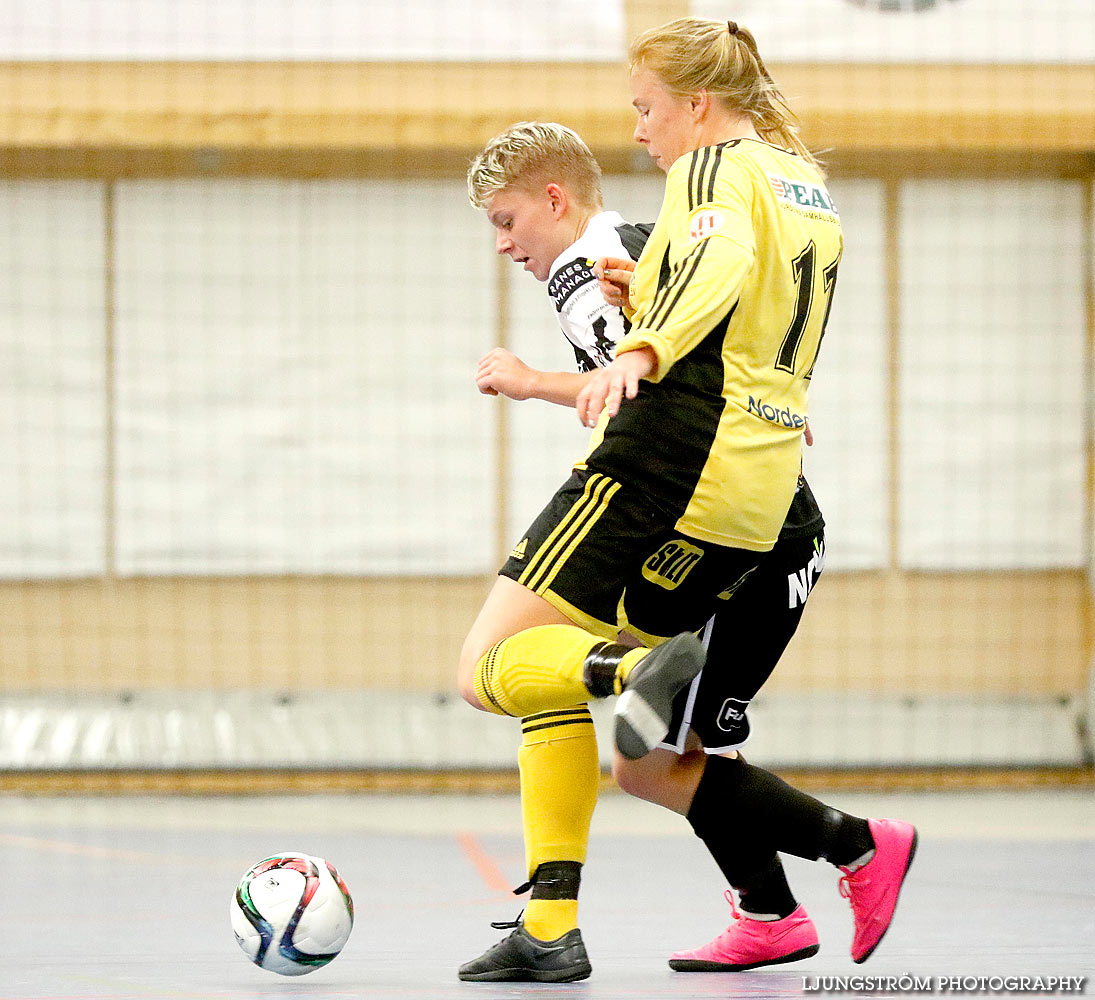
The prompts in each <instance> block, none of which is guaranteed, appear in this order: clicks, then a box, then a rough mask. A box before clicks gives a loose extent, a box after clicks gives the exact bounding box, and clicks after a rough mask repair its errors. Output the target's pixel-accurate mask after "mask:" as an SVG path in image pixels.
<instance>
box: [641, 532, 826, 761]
mask: <svg viewBox="0 0 1095 1000" xmlns="http://www.w3.org/2000/svg"><path fill="white" fill-rule="evenodd" d="M824 566H825V530H824V527H823V526H818V529H817V531H816V532H813V533H811V534H809V535H806V536H803V537H798V538H783V537H781V538H780V539H779V541H777V542H776V546H775V548H773V549H772V551H771V552H766V553H764V555H763V556H762V558H761V561H760V565H759V566H758V567H757V569H756V570H755V571H754V572H753V573H751V574H749V576H748V578H747V579H746V581H745V583H744V584H742V586H741V587H740V588H739V589H738V590H737V592H736V593H735V594H734V596H733V597H732V598H731V599H730V600H728V601H726V602H720V605H721V606H720V607H719V609H718V611H716V612H715V614H714V615H713V616H712V618H711V619H710V621H709V622H708V623H707V625H706V627H705V628H704V631H703V633H702V638H703V640H704V644H705V645H706V646H707V663H706V665H705V666H704V668H703V670H702V672H701V673H700V675H699V676H698V677H697V678H696V680H695V681H693V682H692V684H691V686H690V687H688V688H686V689H685V690H684V691H682V692H681V693H680V695H679V696H678V697H677V702H676V704H675V705H674V711H673V722H672V724H671V725H670V728H669V734H668V736H667V737H666V742H664V743H663V744H662V746H663V747H665V748H667V749H670V750H676V751H677V752H678V753H681V752H683V751H684V749H685V740H686V739H687V736H688V730H689V728H691V729H694V730H695V731H696V735H697V736H699V738H700V742H701V743H702V744H703V747H704V749H705V750H706V751H707V752H708V753H724V752H726V751H728V750H734V749H737V748H738V747H740V746H741V745H742V744H743V743H744V742H745V741H746V739H748V737H749V719H748V718H747V716H746V714H745V710H746V708H747V707H748V706H749V702H750V701H751V700H752V699H753V696H754V695H755V694H756V693H757V691H759V690H760V687H761V685H762V684H764V682H765V681H766V680H768V677H769V676H770V675H771V673H772V671H773V670H774V669H775V666H776V664H777V663H778V662H779V658H780V657H781V656H782V655H783V651H784V650H785V649H786V648H787V644H788V643H789V642H790V641H791V637H792V636H793V635H794V634H795V630H796V629H797V628H798V623H799V621H800V620H801V618H802V612H803V609H804V607H805V605H806V599H807V597H808V596H809V594H810V592H811V590H812V589H813V586H814V583H815V581H816V580H817V578H818V577H819V576H820V575H821V571H822V569H823V568H824Z"/></svg>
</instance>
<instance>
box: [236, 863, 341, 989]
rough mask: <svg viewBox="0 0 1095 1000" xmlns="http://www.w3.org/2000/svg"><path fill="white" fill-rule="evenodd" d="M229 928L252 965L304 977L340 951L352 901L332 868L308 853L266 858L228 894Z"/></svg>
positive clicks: (281, 973)
mask: <svg viewBox="0 0 1095 1000" xmlns="http://www.w3.org/2000/svg"><path fill="white" fill-rule="evenodd" d="M231 912H232V930H233V932H234V933H235V935H236V941H237V942H238V943H239V946H240V947H241V948H242V949H243V953H244V954H245V955H246V956H247V957H248V958H249V959H251V961H252V962H254V963H255V965H257V966H259V967H260V968H263V969H269V970H270V971H271V972H276V973H278V974H279V975H282V976H303V975H304V974H305V973H308V972H314V971H315V970H316V969H318V968H319V967H320V966H322V965H326V964H327V963H328V962H330V961H331V960H332V959H334V957H335V956H336V955H337V954H338V953H339V952H340V951H342V949H343V947H344V946H345V945H346V940H347V939H348V938H349V936H350V929H351V928H352V927H353V926H354V901H353V900H352V899H351V898H350V891H349V890H348V889H347V888H346V883H345V882H343V881H342V878H341V876H340V875H339V874H338V872H337V871H335V866H334V865H332V864H331V863H330V862H328V861H324V860H323V858H316V857H313V856H312V855H310V854H298V853H295V852H294V853H285V854H275V855H274V856H273V857H271V858H265V859H263V860H262V861H260V862H259V863H258V864H257V865H255V866H254V867H253V868H251V869H250V871H248V872H247V874H246V875H244V876H243V878H241V879H240V883H239V885H237V886H236V894H235V896H234V897H233V898H232V907H231Z"/></svg>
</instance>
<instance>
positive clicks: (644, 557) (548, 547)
mask: <svg viewBox="0 0 1095 1000" xmlns="http://www.w3.org/2000/svg"><path fill="white" fill-rule="evenodd" d="M677 516H678V515H677V514H673V513H670V512H668V511H666V510H663V509H661V508H659V506H658V505H657V503H656V502H655V501H653V500H652V499H651V498H650V497H649V496H648V495H647V494H645V493H642V492H641V491H639V490H635V489H633V488H630V487H628V486H627V485H625V484H623V483H620V482H618V481H616V480H614V479H612V478H610V477H609V476H606V475H604V474H603V473H599V472H595V471H592V470H589V469H578V470H575V471H574V473H573V475H571V477H570V479H568V480H567V482H566V483H564V484H563V486H562V487H561V488H560V489H559V490H558V491H557V492H556V494H555V496H554V497H552V499H551V501H550V502H549V503H548V505H547V506H546V507H545V508H544V509H543V511H542V512H541V513H540V516H539V517H537V518H536V520H535V521H534V522H533V524H532V526H531V527H530V528H529V529H528V532H527V533H526V534H525V536H524V537H523V538H522V539H521V540H520V541H519V542H518V543H517V545H516V546H515V547H514V549H513V552H512V553H511V554H510V557H509V559H507V560H506V563H505V565H504V566H503V567H502V569H501V570H500V571H499V573H500V574H501V575H502V576H508V577H509V578H510V579H511V580H516V581H517V582H518V583H520V584H521V585H522V586H524V587H527V588H528V589H529V590H531V591H532V592H533V593H535V594H539V595H540V596H541V597H543V598H544V599H545V600H546V601H548V602H549V603H550V604H552V605H553V606H554V607H556V608H558V609H559V610H560V611H561V612H562V613H563V614H565V615H566V616H567V617H568V618H570V620H571V621H573V622H574V623H575V624H576V625H580V626H582V627H583V628H586V629H588V630H589V631H591V632H593V633H594V634H596V635H602V636H604V637H605V638H614V637H615V636H616V635H617V634H618V633H619V632H621V631H623V630H627V631H628V632H631V633H632V634H633V635H635V636H636V637H637V638H639V639H640V640H642V641H643V642H644V643H645V644H648V645H657V644H658V643H659V642H661V641H662V640H664V639H667V638H670V637H671V636H674V635H677V634H678V633H680V632H695V631H698V630H699V629H701V628H703V627H704V624H705V623H706V622H707V619H708V618H710V617H711V615H712V613H713V612H714V611H715V610H716V609H717V607H718V606H719V605H720V604H722V603H723V601H725V599H726V598H728V597H729V596H730V595H731V594H732V593H733V592H734V591H735V589H736V588H737V587H739V586H740V585H741V584H742V582H743V581H744V580H745V579H746V578H747V577H748V576H749V574H750V573H751V572H752V571H753V570H754V569H755V568H756V567H757V566H758V565H759V563H760V561H761V559H762V558H763V553H758V552H749V551H746V550H744V549H734V548H727V547H726V546H722V545H715V544H713V543H711V542H703V541H698V540H697V539H694V538H689V537H687V536H685V535H682V534H681V533H680V531H679V530H678V529H676V528H675V527H674V525H675V523H676V520H677ZM720 598H722V600H721V601H720Z"/></svg>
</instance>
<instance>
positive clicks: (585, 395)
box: [575, 347, 658, 427]
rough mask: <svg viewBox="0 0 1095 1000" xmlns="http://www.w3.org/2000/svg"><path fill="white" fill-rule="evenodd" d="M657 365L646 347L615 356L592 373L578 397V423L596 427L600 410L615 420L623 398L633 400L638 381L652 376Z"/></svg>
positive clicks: (651, 352)
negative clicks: (604, 365)
mask: <svg viewBox="0 0 1095 1000" xmlns="http://www.w3.org/2000/svg"><path fill="white" fill-rule="evenodd" d="M657 364H658V356H657V355H656V354H655V353H654V352H653V351H652V350H651V349H650V348H649V347H640V348H638V350H634V351H625V352H624V353H623V354H618V355H617V356H616V360H615V361H613V362H612V364H610V365H608V367H606V368H599V369H597V371H595V372H593V373H592V375H591V376H590V379H589V381H588V382H587V383H586V384H585V388H584V389H582V391H581V392H579V393H578V401H577V403H576V404H575V405H576V407H577V409H578V419H579V420H580V421H581V422H582V423H583V424H585V425H586V427H596V426H597V421H598V420H599V419H600V416H601V411H602V410H608V415H609V416H610V417H614V416H616V414H617V413H619V412H620V403H621V401H622V400H623V397H624V396H627V398H628V399H634V398H635V397H636V396H637V395H638V393H639V379H641V378H645V377H646V376H647V375H650V374H652V373H653V371H654V369H655V368H656V367H657Z"/></svg>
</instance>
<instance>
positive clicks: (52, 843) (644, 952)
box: [0, 789, 1095, 1000]
mask: <svg viewBox="0 0 1095 1000" xmlns="http://www.w3.org/2000/svg"><path fill="white" fill-rule="evenodd" d="M821 797H822V798H824V799H826V800H827V801H829V802H831V803H832V804H833V805H836V806H838V807H840V808H845V809H847V810H849V811H851V812H856V813H859V814H860V815H864V814H866V815H875V816H877V815H886V816H900V817H902V818H905V819H909V820H911V821H913V822H915V823H916V824H917V826H918V827H919V830H920V834H921V843H920V849H919V852H918V855H917V859H916V862H915V864H914V866H913V868H912V871H911V873H910V876H909V880H908V882H907V883H906V889H905V893H904V895H903V896H902V901H901V904H900V906H899V908H898V912H897V915H896V917H895V922H894V924H893V926H892V927H891V930H890V933H889V935H888V936H887V938H886V940H885V941H884V942H883V944H882V945H881V946H880V947H879V949H878V951H877V952H876V953H875V955H874V956H873V957H872V958H871V960H870V961H869V962H867V963H866V964H864V965H862V966H856V965H853V964H852V962H851V960H850V958H849V957H848V945H849V943H850V940H851V933H852V925H851V916H850V913H849V911H848V909H847V904H846V902H845V901H844V900H843V899H841V898H840V896H839V895H838V893H837V873H836V872H835V870H834V869H832V868H830V867H828V866H827V865H824V864H809V863H807V862H804V861H800V860H798V859H795V858H788V859H785V861H786V867H787V870H788V874H789V877H790V879H791V882H792V885H793V886H794V887H795V889H796V892H797V894H798V897H799V899H800V901H801V902H802V903H804V905H805V906H806V908H807V910H808V911H809V913H810V915H811V916H812V917H813V919H814V921H815V923H816V924H817V926H818V930H819V933H820V934H821V951H820V953H819V954H818V955H817V956H815V957H814V958H812V959H809V960H807V961H804V962H800V963H797V964H794V965H789V966H783V967H777V968H774V969H766V970H757V971H754V972H750V973H739V974H734V975H726V974H713V973H691V974H682V973H674V972H672V971H671V970H670V969H669V968H668V967H667V965H666V961H665V960H666V957H667V955H668V954H669V952H670V951H672V950H674V949H677V948H682V947H693V946H695V945H698V944H700V943H702V942H703V941H705V940H707V939H708V938H709V937H711V936H713V935H714V934H715V933H716V932H717V931H718V930H720V929H721V928H722V927H723V926H724V925H725V924H726V923H727V922H728V917H729V911H728V908H727V906H726V903H725V902H724V901H723V899H722V888H723V886H722V883H721V879H720V876H719V875H718V872H717V870H716V869H715V867H714V864H713V863H712V862H711V861H710V859H709V858H708V857H707V856H706V854H705V853H704V851H703V850H702V846H701V845H700V844H699V842H698V841H696V840H695V839H694V838H693V837H692V836H691V834H690V833H689V831H688V829H687V826H686V824H685V823H684V821H683V820H681V819H680V818H679V817H675V816H673V815H671V814H669V813H665V812H662V811H660V810H658V809H656V808H655V807H653V806H650V805H647V804H645V803H641V802H637V801H635V800H632V799H629V798H627V797H626V796H624V795H622V794H619V793H614V794H606V795H604V796H603V797H602V801H601V803H600V804H599V805H598V811H597V815H596V817H595V819H594V833H593V838H592V844H591V851H590V858H589V863H588V864H587V867H586V871H585V877H584V881H583V891H582V913H581V923H582V930H583V934H584V936H585V940H586V944H587V947H588V949H589V952H590V957H591V960H592V962H593V967H594V971H593V976H592V978H591V979H589V980H588V981H587V982H585V983H577V984H571V985H565V986H532V985H529V986H525V985H519V984H472V983H461V982H459V981H458V980H457V978H456V968H457V966H458V965H459V964H460V963H461V962H463V961H466V960H467V959H469V958H471V957H474V956H475V955H477V954H478V953H479V952H480V951H482V950H483V949H484V948H486V947H487V946H488V945H490V944H492V943H493V942H494V941H496V940H497V939H498V938H500V937H501V936H502V935H503V934H504V933H506V932H504V931H496V930H492V929H491V927H490V926H489V922H490V921H491V920H505V919H510V918H512V917H514V916H516V915H517V913H518V911H519V910H520V908H521V902H520V901H519V900H517V899H515V898H514V897H512V896H511V895H510V894H509V893H508V891H507V888H508V887H509V886H511V885H514V884H516V883H517V882H519V881H521V880H522V878H523V870H522V869H523V860H522V853H521V841H520V815H519V809H518V803H517V799H516V797H513V796H509V795H499V796H480V797H457V796H405V797H404V796H381V795H346V796H300V797H294V798H269V797H263V798H231V799H226V798H210V799H201V798H162V799H161V798H41V799H34V800H32V799H26V798H19V797H13V796H0V847H2V849H3V853H2V855H0V856H2V857H3V859H4V863H3V870H4V880H3V886H2V888H0V1000H32V998H33V1000H47V998H48V1000H70V998H71V1000H87V998H111V1000H137V998H140V1000H153V998H155V1000H159V998H164V1000H168V998H170V1000H182V998H200V1000H211V998H220V997H224V998H277V1000H294V998H308V1000H326V998H335V997H340V998H341V997H361V998H365V997H368V998H377V1000H384V998H403V997H415V998H419V997H421V998H429V1000H447V998H456V997H459V998H461V1000H472V998H475V997H479V996H483V997H487V998H490V1000H498V998H510V997H529V996H537V997H541V996H544V995H546V994H549V993H551V994H558V995H561V996H578V997H583V998H586V997H588V998H591V1000H594V998H595V1000H609V998H620V1000H624V998H626V1000H637V998H646V997H651V998H654V997H666V998H685V997H688V998H692V997H696V998H700V997H703V998H707V997H711V998H714V997H806V996H819V995H829V994H834V993H835V992H836V990H835V989H832V988H827V986H826V984H827V983H828V987H832V986H834V984H835V986H837V987H839V986H843V985H849V986H852V987H855V986H857V985H858V986H859V987H862V988H860V989H854V988H853V989H851V990H850V991H848V992H843V993H841V995H844V996H857V995H869V996H873V997H879V996H893V995H899V994H900V990H895V989H891V988H887V987H888V986H889V985H890V984H888V983H887V981H886V979H885V978H884V977H891V978H900V977H915V981H917V982H919V983H920V984H921V985H930V986H931V992H932V993H934V994H935V995H944V994H954V995H962V996H972V995H995V996H1007V995H1018V992H1015V993H1011V992H1009V991H1007V990H1006V989H1002V988H998V989H996V990H985V991H982V990H980V989H977V988H976V987H975V988H970V986H971V983H972V982H973V980H975V979H978V978H981V977H984V978H985V979H986V981H991V980H993V979H997V980H1001V981H1002V980H1003V979H1004V977H1019V976H1026V977H1029V978H1030V979H1032V980H1033V979H1035V978H1037V977H1041V978H1042V979H1043V980H1044V979H1046V977H1057V978H1063V977H1088V979H1087V981H1086V983H1084V994H1086V995H1088V996H1095V795H1093V794H1092V792H1091V790H1090V789H1084V790H1077V791H1063V792H1058V791H1046V792H1007V793H1002V792H1001V793H995V792H977V793H953V794H930V795H929V794H923V795H918V794H902V795H900V796H885V795H855V794H849V793H838V794H833V795H826V794H824V793H823V794H822V796H821ZM284 850H297V851H304V852H306V853H310V854H316V855H320V856H322V857H326V858H328V859H329V860H331V861H332V862H333V863H334V864H335V865H337V867H338V868H339V870H340V871H341V873H342V875H343V877H344V878H345V880H346V882H347V884H348V885H349V888H350V890H351V892H352V894H353V896H354V901H355V906H356V913H357V923H356V925H355V928H354V931H353V934H352V935H351V937H350V941H349V944H348V945H347V946H346V949H345V950H344V952H343V953H342V955H341V956H340V957H339V958H337V959H336V960H335V961H334V962H333V963H332V964H331V965H329V966H327V967H326V968H324V969H320V970H318V971H317V972H315V973H313V974H312V975H309V976H306V977H302V978H296V979H284V978H280V977H277V976H275V975H272V974H270V973H268V972H265V971H263V970H261V969H258V968H256V967H254V966H252V965H251V964H250V963H249V962H248V961H247V960H246V959H245V958H244V957H243V955H242V953H241V952H240V951H239V950H238V948H237V946H236V943H235V941H234V940H233V937H232V933H231V930H230V927H229V921H228V908H229V900H230V898H231V896H232V892H233V889H234V887H235V884H236V881H237V880H238V879H239V877H240V876H241V875H242V874H243V872H244V871H245V870H246V869H247V868H248V867H249V866H250V865H251V864H253V863H254V862H256V861H258V860H259V859H261V858H263V857H266V856H268V855H270V854H273V853H275V852H278V851H284ZM851 976H859V977H861V979H860V980H858V981H856V980H853V981H851V982H849V981H848V980H847V979H844V980H841V978H840V977H851ZM867 977H872V978H873V979H874V980H875V981H874V982H873V983H872V982H865V981H863V980H864V979H866V978H867ZM955 977H958V978H959V979H960V980H964V981H965V985H964V986H962V987H961V988H960V989H957V988H955V986H954V982H953V981H954V979H955ZM904 982H905V985H906V986H908V985H909V984H910V980H908V979H905V980H904ZM948 982H949V983H951V985H950V987H949V988H946V987H945V984H946V983H948ZM877 985H881V986H882V987H883V988H882V989H881V990H878V989H874V990H871V989H867V987H870V986H877ZM1032 985H1033V983H1032ZM913 992H915V991H913ZM924 992H926V991H924ZM1055 994H1056V995H1058V996H1060V995H1066V994H1064V993H1063V992H1062V990H1061V988H1060V987H1057V988H1056V989H1055ZM1024 995H1027V996H1035V995H1047V994H1038V993H1033V992H1031V993H1026V994H1024ZM1072 995H1077V994H1076V993H1075V992H1073V993H1072ZM1081 995H1082V994H1081Z"/></svg>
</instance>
